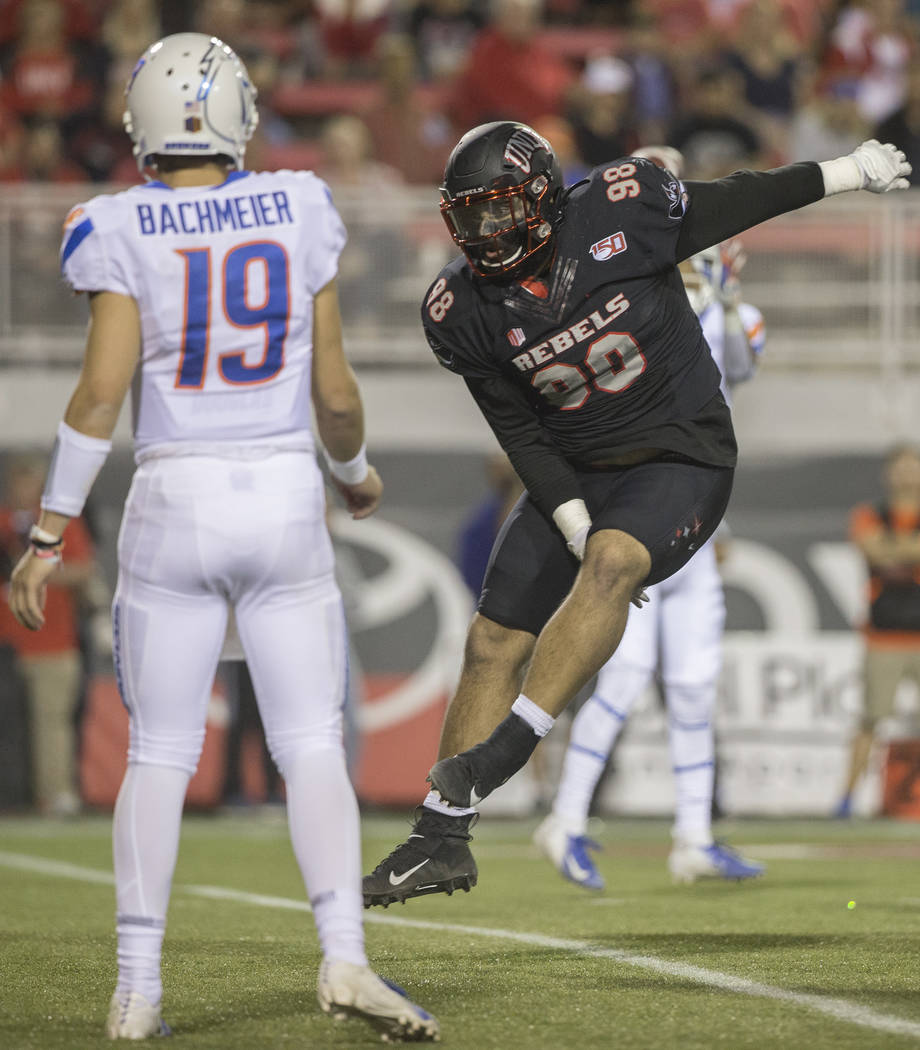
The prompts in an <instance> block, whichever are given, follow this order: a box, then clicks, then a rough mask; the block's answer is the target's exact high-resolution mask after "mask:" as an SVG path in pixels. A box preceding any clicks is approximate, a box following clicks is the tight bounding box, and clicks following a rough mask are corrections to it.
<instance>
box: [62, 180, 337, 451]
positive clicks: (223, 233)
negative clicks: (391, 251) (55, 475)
mask: <svg viewBox="0 0 920 1050" xmlns="http://www.w3.org/2000/svg"><path fill="white" fill-rule="evenodd" d="M344 244H345V229H344V226H343V225H342V221H341V219H340V218H339V215H338V213H337V211H336V209H335V207H334V206H333V204H332V198H331V196H330V193H329V189H328V187H327V186H326V184H325V183H324V182H323V181H322V180H321V179H319V178H317V177H316V176H315V175H314V174H313V173H312V172H302V171H298V172H294V171H282V172H261V173H255V172H246V171H238V172H233V173H232V174H230V175H229V176H228V178H227V179H226V181H225V182H223V183H221V184H220V185H219V186H207V187H187V188H181V189H171V188H170V187H168V186H167V185H165V184H164V183H162V182H149V183H147V184H146V185H143V186H137V187H134V188H132V189H130V190H126V191H125V192H123V193H117V194H115V195H113V196H100V197H95V198H93V199H92V200H91V201H89V202H88V203H85V204H82V205H80V206H79V207H77V208H75V209H74V210H73V211H72V212H71V213H70V215H69V216H68V218H67V221H66V223H65V227H64V241H63V245H62V248H61V267H62V269H63V272H64V277H65V279H66V281H67V282H68V284H69V285H70V286H71V287H72V288H73V289H74V290H75V291H85V292H98V291H110V292H117V293H119V294H121V295H129V296H132V297H133V298H134V299H135V300H136V301H137V304H138V307H139V310H140V317H141V332H142V340H143V345H142V351H141V362H140V367H139V368H138V371H137V374H136V375H135V378H134V385H133V391H132V394H133V396H132V415H133V431H134V441H135V455H136V458H137V460H138V462H141V461H142V460H144V459H146V458H148V457H150V456H151V455H162V454H171V453H176V452H183V451H188V450H189V449H196V450H198V449H201V450H202V451H210V452H220V450H221V449H222V448H226V449H229V448H239V447H241V446H246V447H250V448H251V447H253V446H255V447H256V448H258V447H260V446H264V447H265V448H266V449H274V448H297V449H310V450H312V449H313V448H314V439H313V431H312V414H311V399H310V378H311V363H312V332H313V298H314V296H315V295H316V293H317V292H318V291H319V290H320V289H321V288H322V287H323V286H324V285H326V284H328V283H329V281H331V280H332V279H333V277H335V275H336V272H337V269H338V258H339V255H340V253H341V251H342V248H343V246H344Z"/></svg>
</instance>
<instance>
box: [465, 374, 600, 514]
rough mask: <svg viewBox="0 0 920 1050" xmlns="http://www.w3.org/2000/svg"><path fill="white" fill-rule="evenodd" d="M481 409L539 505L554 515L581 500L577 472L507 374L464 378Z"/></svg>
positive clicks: (519, 475) (531, 495)
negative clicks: (562, 508)
mask: <svg viewBox="0 0 920 1050" xmlns="http://www.w3.org/2000/svg"><path fill="white" fill-rule="evenodd" d="M464 381H465V383H466V385H467V387H468V389H469V391H470V393H471V394H472V395H473V397H474V399H475V401H476V404H477V405H478V406H479V410H480V411H481V412H482V414H483V415H484V416H485V418H486V422H487V423H488V424H489V426H490V427H491V428H492V430H493V432H494V433H495V436H496V437H497V438H498V443H499V444H500V445H501V447H502V448H503V449H504V450H505V452H506V453H507V455H508V458H509V459H510V460H511V465H512V466H513V467H514V469H515V470H516V471H517V473H518V477H519V478H520V479H521V481H522V482H523V483H524V488H525V489H527V491H528V493H529V494H530V498H531V499H532V500H533V501H534V503H535V504H536V505H537V507H538V508H539V509H540V510H541V511H543V513H544V514H546V516H547V517H550V518H551V517H552V513H553V511H554V510H555V509H556V508H557V507H558V506H559V505H560V504H562V503H567V502H568V501H569V500H570V499H582V498H583V497H582V492H581V486H580V485H579V484H578V478H577V477H576V475H575V471H574V470H573V469H572V468H571V466H569V463H568V461H567V460H566V459H565V457H564V456H563V455H562V453H561V452H560V451H559V449H558V448H557V447H556V445H555V444H554V442H553V440H552V438H551V437H550V436H549V435H548V434H547V433H546V431H545V430H544V429H543V427H542V426H541V425H540V420H539V419H538V418H537V417H536V416H535V415H534V411H533V409H532V408H531V407H530V405H529V404H528V403H527V399H526V397H525V396H524V394H523V392H522V391H521V390H519V389H518V388H517V387H516V386H515V385H514V384H513V383H512V382H511V381H510V380H508V379H506V378H505V377H504V376H501V375H495V376H492V377H489V378H475V379H474V378H470V377H469V376H465V377H464Z"/></svg>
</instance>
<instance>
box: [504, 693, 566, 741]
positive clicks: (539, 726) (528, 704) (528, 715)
mask: <svg viewBox="0 0 920 1050" xmlns="http://www.w3.org/2000/svg"><path fill="white" fill-rule="evenodd" d="M511 710H512V711H513V712H514V714H516V715H517V716H518V718H523V719H524V721H525V722H526V723H527V724H528V725H529V726H530V728H531V729H532V730H533V731H534V732H535V733H536V734H537V736H540V737H543V736H546V734H547V733H548V732H549V731H550V730H551V729H552V728H553V723H554V722H555V721H556V719H555V718H553V716H552V715H550V714H547V713H546V711H544V710H543V708H542V707H538V706H537V705H536V704H535V703H534V702H533V700H528V699H527V697H526V696H524V694H523V693H521V695H520V696H519V697H518V698H517V700H515V701H514V703H513V704H512V705H511Z"/></svg>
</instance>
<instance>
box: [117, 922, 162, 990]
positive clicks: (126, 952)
mask: <svg viewBox="0 0 920 1050" xmlns="http://www.w3.org/2000/svg"><path fill="white" fill-rule="evenodd" d="M148 921H149V922H150V923H151V924H152V925H149V926H148V925H144V924H143V921H138V920H137V919H136V918H132V917H131V916H123V915H120V916H119V917H118V921H117V925H116V927H115V929H116V931H117V934H118V984H117V985H116V988H115V991H116V992H117V993H118V995H119V996H121V995H125V996H126V995H127V994H128V993H129V992H140V993H141V995H142V996H144V998H145V999H146V1000H147V1001H148V1002H149V1003H150V1004H151V1005H152V1006H158V1005H159V1003H160V999H162V997H163V984H162V981H161V979H160V955H161V953H162V950H163V934H164V933H165V932H166V924H165V922H159V921H158V920H155V919H150V920H148Z"/></svg>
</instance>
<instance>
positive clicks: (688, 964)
mask: <svg viewBox="0 0 920 1050" xmlns="http://www.w3.org/2000/svg"><path fill="white" fill-rule="evenodd" d="M533 826H534V822H532V821H531V822H505V821H496V820H491V821H488V820H484V821H483V822H482V823H481V824H480V826H479V828H478V829H477V834H476V842H475V847H476V855H477V859H478V860H479V865H480V883H479V886H478V887H476V889H474V890H473V892H472V893H470V894H464V893H458V894H455V895H454V896H453V897H450V898H447V897H445V896H442V895H438V896H431V897H425V898H420V899H416V900H413V901H410V902H409V903H408V904H406V905H404V906H399V905H393V906H391V907H390V908H389V909H387V910H386V911H382V910H380V909H374V910H372V911H370V912H366V913H365V914H366V915H367V917H368V927H367V933H368V947H369V953H370V955H371V959H372V961H373V963H374V965H375V966H376V968H377V969H378V970H379V971H380V972H382V973H384V974H385V975H386V976H389V977H391V978H393V979H394V980H396V981H398V982H399V983H400V984H402V985H403V986H404V987H406V988H407V989H408V990H409V991H410V993H411V994H412V996H413V997H414V998H416V999H417V1001H418V1002H420V1003H421V1004H422V1005H424V1006H425V1007H426V1008H427V1009H429V1010H430V1011H431V1012H433V1013H434V1014H436V1015H437V1017H438V1018H439V1019H440V1021H441V1025H442V1033H443V1043H444V1045H445V1046H446V1047H452V1048H456V1050H486V1048H496V1050H506V1048H510V1050H516V1048H521V1050H525V1048H526V1050H537V1048H547V1050H548V1048H553V1050H570V1048H571V1050H587V1048H593V1047H603V1048H608V1047H609V1048H617V1050H629V1048H656V1050H657V1048H670V1047H674V1048H680V1050H689V1048H695V1047H699V1048H721V1047H724V1048H728V1050H734V1048H741V1047H762V1048H783V1050H800V1048H801V1050H820V1048H825V1047H827V1048H834V1050H848V1048H852V1050H857V1048H858V1050H865V1048H874V1047H886V1048H887V1047H892V1048H895V1047H920V825H917V824H908V823H888V822H872V823H863V822H854V823H852V824H840V823H823V822H804V821H803V822H793V823H790V822H782V823H780V822H738V823H732V824H730V825H725V826H724V827H723V828H721V829H720V831H721V832H722V833H724V834H725V835H727V836H728V837H729V838H730V840H731V842H732V843H733V844H734V845H738V846H742V847H744V849H745V851H746V852H748V853H750V854H751V855H753V856H755V857H758V858H760V859H763V860H765V861H766V862H767V864H768V871H767V874H766V876H765V877H764V878H762V879H760V880H757V881H756V882H750V883H744V884H734V883H732V884H726V883H714V882H708V883H697V884H696V885H694V886H690V887H676V886H672V885H671V883H670V881H669V877H668V874H667V870H666V866H665V858H666V854H667V842H668V833H667V826H666V824H665V823H663V822H651V821H611V822H607V823H606V824H605V825H604V826H603V827H602V828H601V829H600V831H599V836H598V837H599V838H600V840H601V841H602V843H603V844H604V847H605V848H604V852H603V854H602V855H601V858H600V866H601V868H602V871H603V873H604V875H605V876H606V878H607V884H608V888H607V890H606V892H604V893H602V894H589V893H588V892H586V891H584V890H581V889H579V888H578V887H575V886H572V885H571V884H569V883H567V882H564V881H563V880H562V879H561V878H560V877H559V876H558V875H557V874H556V872H555V871H554V870H553V869H552V868H551V867H550V866H549V865H548V864H547V862H546V861H544V860H543V859H542V858H541V857H540V856H539V855H538V854H537V851H536V850H535V849H534V848H533V847H532V845H531V843H530V833H531V832H532V830H533ZM364 829H365V857H366V860H367V862H368V864H369V865H370V864H373V863H376V861H378V860H379V859H381V857H382V856H383V855H384V854H385V853H387V852H388V851H389V850H390V848H392V846H394V845H395V844H396V842H397V841H398V840H399V839H401V838H402V837H404V835H405V834H406V833H407V830H408V824H407V823H406V821H405V820H401V819H394V818H369V819H366V820H365V824H364ZM110 872H111V862H110V853H109V824H108V821H107V820H104V819H101V818H98V819H96V818H93V819H88V820H85V821H80V822H75V823H71V824H61V823H53V822H38V821H32V820H23V819H5V820H2V821H0V937H2V946H0V1047H2V1048H3V1050H26V1048H36V1050H58V1048H59V1050H79V1048H82V1047H101V1046H105V1045H108V1044H107V1041H106V1040H105V1039H104V1038H103V1037H102V1034H101V1032H102V1026H103V1022H104V1017H105V1013H106V1008H107V1003H108V999H109V996H110V995H111V992H112V988H113V986H114V980H115V961H114V954H115V953H114V932H113V912H114V900H113V890H112V886H111V874H110ZM849 901H855V907H853V908H848V906H847V905H848V902H849ZM317 965H318V952H317V946H316V937H315V934H314V931H313V927H312V922H311V919H310V916H309V914H308V912H307V909H306V906H305V904H304V894H303V889H302V886H301V884H300V879H299V875H298V872H297V869H296V866H295V864H294V860H293V856H292V853H291V849H290V846H289V844H288V840H287V834H286V827H285V824H284V823H283V819H282V817H281V815H280V814H279V813H277V812H268V813H266V812H256V813H252V814H247V815H245V816H244V817H230V816H228V817H188V818H186V822H185V825H184V832H183V841H182V850H181V854H180V858H179V867H178V870H177V873H176V882H175V889H174V893H173V899H172V905H171V910H170V917H169V928H168V932H167V939H166V948H165V953H164V1016H165V1017H166V1019H167V1020H168V1021H169V1022H170V1024H171V1025H172V1027H173V1030H174V1032H175V1037H174V1039H173V1042H172V1044H171V1045H173V1046H177V1047H178V1046H182V1047H189V1048H199V1047H210V1048H215V1050H235V1048H246V1050H253V1048H262V1047H285V1048H286V1047H291V1048H300V1047H303V1048H308V1047H309V1048H316V1050H322V1048H326V1047H329V1048H332V1047H346V1048H360V1047H370V1046H374V1045H380V1044H379V1042H378V1040H377V1037H376V1036H375V1035H374V1033H373V1032H372V1031H371V1030H370V1029H369V1028H367V1027H366V1026H364V1025H362V1024H361V1023H360V1022H358V1021H347V1022H342V1023H335V1022H333V1021H331V1020H330V1019H329V1018H327V1017H326V1016H325V1015H323V1014H322V1013H321V1012H320V1011H319V1008H318V1007H317V1005H316V1002H315V998H314V986H315V979H316V970H317Z"/></svg>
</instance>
